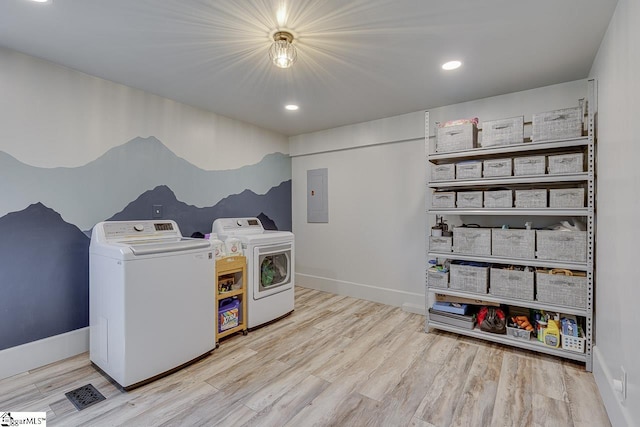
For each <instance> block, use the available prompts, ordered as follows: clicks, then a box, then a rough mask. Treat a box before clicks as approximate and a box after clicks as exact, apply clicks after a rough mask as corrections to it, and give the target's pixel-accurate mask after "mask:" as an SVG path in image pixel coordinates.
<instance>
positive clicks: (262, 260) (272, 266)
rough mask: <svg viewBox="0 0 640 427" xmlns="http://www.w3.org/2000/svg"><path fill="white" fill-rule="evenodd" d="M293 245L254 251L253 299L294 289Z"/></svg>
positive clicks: (256, 248) (263, 247) (275, 246)
mask: <svg viewBox="0 0 640 427" xmlns="http://www.w3.org/2000/svg"><path fill="white" fill-rule="evenodd" d="M292 255H293V244H292V243H284V244H278V245H267V246H257V247H255V248H254V249H253V260H254V261H253V269H254V270H253V277H254V281H253V282H254V283H253V286H254V290H253V298H254V299H260V298H264V297H267V296H269V295H273V294H277V293H279V292H283V291H286V290H288V289H291V288H292V287H293V265H292V264H293V257H292Z"/></svg>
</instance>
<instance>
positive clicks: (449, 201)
mask: <svg viewBox="0 0 640 427" xmlns="http://www.w3.org/2000/svg"><path fill="white" fill-rule="evenodd" d="M431 207H434V208H455V207H456V192H455V191H435V192H434V193H433V194H432V195H431Z"/></svg>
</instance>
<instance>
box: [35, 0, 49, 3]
mask: <svg viewBox="0 0 640 427" xmlns="http://www.w3.org/2000/svg"><path fill="white" fill-rule="evenodd" d="M31 1H32V2H34V3H51V1H52V0H31Z"/></svg>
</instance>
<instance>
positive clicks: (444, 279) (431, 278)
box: [427, 268, 449, 289]
mask: <svg viewBox="0 0 640 427" xmlns="http://www.w3.org/2000/svg"><path fill="white" fill-rule="evenodd" d="M427 280H428V283H429V287H430V288H443V289H446V288H448V287H449V272H448V271H439V270H436V269H434V268H430V269H429V270H427Z"/></svg>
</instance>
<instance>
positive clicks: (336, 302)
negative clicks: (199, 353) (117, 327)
mask: <svg viewBox="0 0 640 427" xmlns="http://www.w3.org/2000/svg"><path fill="white" fill-rule="evenodd" d="M423 322H424V317H423V316H419V315H416V314H411V313H406V312H403V311H402V310H400V309H399V308H395V307H390V306H386V305H382V304H377V303H372V302H368V301H362V300H357V299H353V298H348V297H343V296H337V295H333V294H328V293H323V292H318V291H315V290H309V289H304V288H300V287H298V288H296V310H295V312H294V313H293V314H291V315H290V316H289V317H287V318H285V319H283V320H281V321H279V322H277V323H275V324H272V325H269V326H267V327H264V328H261V329H258V330H256V331H253V332H250V333H249V335H247V336H242V335H236V336H233V337H231V338H229V339H227V340H225V341H223V342H222V343H221V346H220V348H219V349H218V350H216V351H214V352H213V353H212V354H211V355H210V356H209V357H207V358H206V359H204V360H202V361H200V362H198V363H197V364H194V365H191V366H189V367H188V368H186V369H183V370H181V371H179V372H177V373H175V374H173V375H171V376H168V377H165V378H163V379H160V380H158V381H156V382H153V383H151V384H148V385H146V386H144V387H141V388H138V389H135V390H133V391H131V392H129V393H122V392H120V391H118V389H116V388H115V387H114V386H113V385H111V384H110V383H109V381H107V380H106V379H105V378H104V377H103V376H102V375H101V374H100V373H98V372H97V371H96V370H95V369H94V368H93V367H92V366H91V365H90V363H89V356H88V354H87V353H85V354H81V355H79V356H76V357H72V358H70V359H67V360H64V361H61V362H58V363H54V364H51V365H48V366H45V367H42V368H38V369H34V370H32V371H30V372H27V373H23V374H19V375H16V376H14V377H11V378H8V379H5V380H3V381H0V410H2V411H8V410H10V411H47V423H48V425H51V426H55V425H62V426H74V425H83V426H102V425H105V426H106V425H127V426H159V425H162V426H174V425H175V426H178V425H180V426H195V425H204V426H212V425H218V424H219V425H225V426H241V425H246V426H261V427H262V426H296V427H298V426H554V427H557V426H608V425H610V424H609V421H608V418H607V415H606V412H605V410H604V407H603V404H602V401H601V399H600V397H599V395H598V391H597V389H596V385H595V382H594V379H593V376H592V375H591V374H590V373H588V372H585V370H584V365H580V364H575V363H573V362H569V361H564V360H560V359H556V358H553V357H548V356H543V355H539V354H536V353H532V352H527V351H524V350H519V349H511V348H508V347H503V346H499V345H494V344H488V343H485V342H483V341H478V340H474V339H470V338H465V337H459V336H457V335H454V334H449V333H445V332H431V333H428V334H426V333H424V332H423ZM88 383H91V384H93V385H94V386H95V387H96V388H97V389H98V390H99V391H100V392H101V393H102V394H104V395H105V396H106V397H107V399H106V400H105V401H103V402H100V403H98V404H95V405H94V406H92V407H89V408H87V409H85V410H83V411H80V412H79V411H76V409H75V408H74V407H73V405H72V404H71V403H70V402H69V401H68V400H67V399H66V398H65V396H64V393H65V392H67V391H70V390H73V389H75V388H77V387H80V386H83V385H85V384H88Z"/></svg>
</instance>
